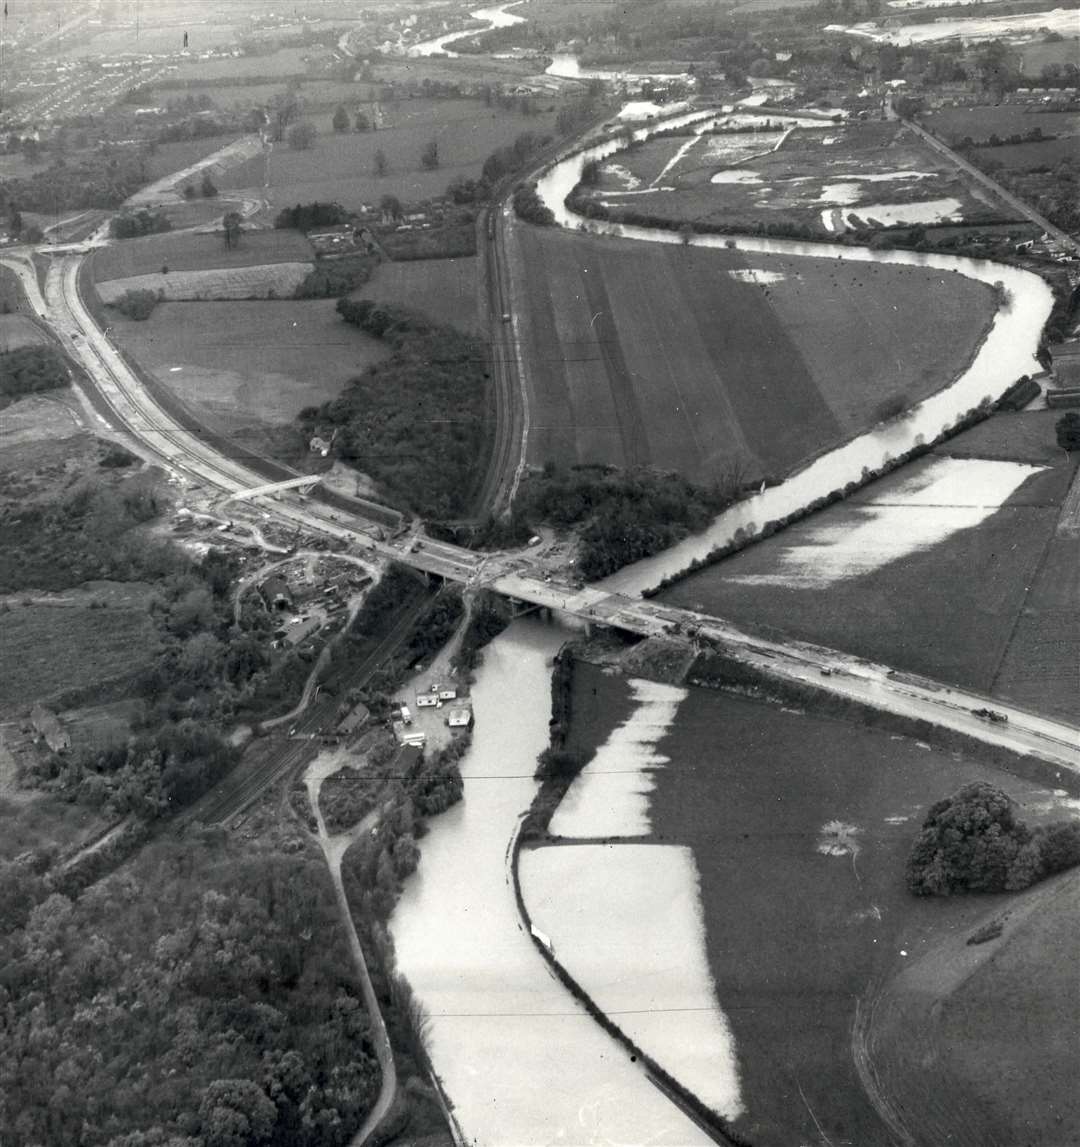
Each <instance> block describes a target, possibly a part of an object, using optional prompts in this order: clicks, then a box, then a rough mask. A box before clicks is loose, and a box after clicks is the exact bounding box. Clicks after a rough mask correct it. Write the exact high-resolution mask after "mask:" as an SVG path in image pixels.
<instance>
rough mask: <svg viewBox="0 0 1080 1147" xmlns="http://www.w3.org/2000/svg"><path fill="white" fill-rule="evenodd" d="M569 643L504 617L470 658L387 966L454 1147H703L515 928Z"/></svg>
mask: <svg viewBox="0 0 1080 1147" xmlns="http://www.w3.org/2000/svg"><path fill="white" fill-rule="evenodd" d="M568 636H569V633H568V631H567V630H565V629H561V628H558V627H556V626H552V625H545V624H542V623H540V622H538V621H532V620H526V621H517V622H515V623H514V624H513V625H512V626H510V628H509V629H507V630H506V631H505V632H504V633H503V634H501V635H500V636H499V637H498V638H496V640H495V641H494V642H492V644H491V645H489V646H487V648H486V649H485V650H484V662H483V664H482V665H481V667H480V669H479V670H478V672H477V678H476V684H475V686H474V687H473V691H472V697H473V712H474V713H475V715H476V730H475V733H474V736H473V743H472V747H471V748H470V750H469V751H468V752H467V753H466V755H465V757H464V758H463V759H462V762H461V771H462V775H463V777H464V780H465V799H464V800H463V801H462V802H461V803H459V804H458V805H455V806H454V807H453V808H452V809H449V810H448V811H447V812H445V813H443V814H442V815H440V816H438V817H436V818H435V819H434V820H432V822H431V828H430V831H429V832H428V834H427V835H426V836H425V837H424V839H423V840H422V841H421V843H420V853H421V859H420V867H419V870H418V871H417V872H416V874H415V875H414V876H412V877H410V878H409V880H408V881H407V882H406V885H405V890H404V892H403V894H402V897H401V900H400V901H399V903H398V906H397V908H396V910H395V911H394V914H393V916H392V917H391V920H390V931H391V933H392V935H393V938H394V944H395V947H396V951H397V966H398V970H399V971H400V972H401V974H402V975H404V976H405V977H406V979H407V980H408V981H409V983H410V984H411V985H412V987H413V990H414V991H415V992H416V994H417V996H418V998H419V999H420V1001H421V1002H422V1003H423V1004H424V1006H425V1007H426V1008H427V1010H428V1012H429V1015H430V1019H431V1023H430V1049H431V1057H432V1061H433V1063H434V1065H435V1070H436V1072H437V1073H438V1075H439V1077H440V1078H441V1080H442V1082H443V1085H444V1087H445V1090H446V1093H447V1095H448V1096H449V1097H450V1100H451V1101H452V1103H453V1104H454V1114H455V1116H456V1118H457V1121H458V1123H459V1124H460V1125H461V1127H462V1129H463V1132H464V1135H465V1138H466V1141H467V1142H468V1143H470V1144H476V1145H477V1147H509V1145H511V1144H512V1145H514V1147H550V1145H552V1144H565V1145H567V1147H570V1145H575V1147H577V1145H581V1147H612V1145H615V1144H620V1145H624V1147H643V1145H646V1144H649V1145H655V1147H707V1145H708V1144H710V1142H711V1140H710V1139H709V1138H708V1136H706V1135H705V1133H704V1132H702V1131H701V1130H699V1129H698V1127H697V1126H696V1125H695V1124H693V1123H692V1122H691V1121H690V1120H689V1119H688V1118H687V1117H686V1116H684V1115H683V1114H682V1112H680V1111H679V1110H678V1108H676V1107H675V1106H674V1105H673V1104H672V1103H671V1102H670V1101H669V1100H668V1099H667V1098H666V1097H665V1096H664V1095H663V1094H662V1093H661V1092H660V1091H659V1090H658V1089H657V1088H656V1087H655V1086H654V1085H653V1084H652V1083H651V1082H650V1081H649V1080H648V1079H647V1078H646V1076H645V1074H644V1072H643V1071H642V1069H641V1067H640V1065H636V1064H633V1063H631V1062H630V1058H629V1056H628V1055H627V1053H626V1051H625V1049H624V1048H623V1047H622V1046H621V1045H619V1044H618V1043H617V1042H616V1041H614V1040H613V1039H612V1038H611V1037H610V1036H608V1035H607V1034H606V1033H605V1032H604V1031H603V1029H601V1028H600V1027H599V1026H598V1025H597V1024H596V1022H595V1021H594V1020H593V1019H592V1018H591V1017H590V1016H589V1015H588V1014H587V1013H586V1012H584V1011H583V1010H582V1008H581V1007H580V1006H579V1005H578V1004H577V1003H576V1002H575V1001H574V999H573V998H572V997H571V996H570V994H569V993H568V992H567V991H566V989H565V988H564V987H563V986H562V985H561V984H560V983H559V982H558V981H556V980H555V979H554V978H553V977H552V975H551V973H550V971H549V969H548V967H547V964H546V963H545V962H544V960H543V959H542V957H541V956H540V954H539V952H537V950H536V948H535V947H534V945H533V943H532V941H531V940H530V938H529V937H528V935H526V933H525V932H524V931H523V929H522V928H521V924H520V918H519V916H518V912H517V905H516V903H515V900H514V892H513V886H512V882H511V879H510V844H511V841H512V838H513V837H514V835H515V833H516V830H517V825H518V818H519V817H520V815H521V814H522V812H524V811H525V809H527V808H528V806H529V803H530V802H531V800H532V797H533V794H534V793H535V791H536V787H537V786H536V782H535V781H534V780H533V770H534V768H535V766H536V757H537V755H538V754H539V753H540V751H541V750H542V749H543V748H544V747H545V746H546V745H547V743H548V719H549V717H550V708H551V661H552V658H553V656H554V654H555V653H556V651H557V650H558V648H559V646H560V645H562V643H563V642H564V641H565V640H566V639H567V638H568ZM580 861H581V864H582V865H583V866H587V861H586V858H585V857H584V856H582V857H581V858H580Z"/></svg>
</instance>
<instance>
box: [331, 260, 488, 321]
mask: <svg viewBox="0 0 1080 1147" xmlns="http://www.w3.org/2000/svg"><path fill="white" fill-rule="evenodd" d="M477 275H478V267H477V261H476V257H475V256H470V257H468V258H464V259H426V260H419V261H413V262H408V263H380V264H379V266H378V268H377V269H376V271H375V274H374V276H373V277H372V279H371V281H370V282H369V283H366V284H365V285H364V286H363V287H361V288H360V289H359V290H357V291H354V292H353V293H352V295H351V296H350V298H353V299H375V300H377V301H378V302H380V303H393V304H394V305H395V306H399V307H408V308H409V309H411V310H415V311H421V312H422V313H423V314H425V315H427V316H428V317H429V318H431V319H433V320H434V321H435V322H437V323H447V324H449V325H450V326H454V327H458V328H459V329H460V330H464V331H468V332H469V333H470V334H475V333H479V332H480V330H481V329H482V326H483V323H482V321H481V318H480V314H479V311H478V297H477V292H478V290H479V284H478V282H477Z"/></svg>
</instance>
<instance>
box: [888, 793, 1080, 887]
mask: <svg viewBox="0 0 1080 1147" xmlns="http://www.w3.org/2000/svg"><path fill="white" fill-rule="evenodd" d="M1077 864H1080V822H1076V821H1062V822H1059V823H1056V824H1050V825H1046V826H1045V827H1041V828H1038V829H1035V830H1034V831H1032V830H1031V829H1030V828H1028V826H1027V825H1026V824H1024V823H1023V822H1022V821H1019V820H1017V819H1016V805H1015V804H1014V802H1013V801H1012V800H1011V799H1010V798H1009V797H1008V796H1007V795H1006V794H1005V793H1003V792H1002V791H1001V790H1000V789H996V788H994V787H993V786H992V785H988V784H986V783H984V782H982V781H976V782H974V783H973V784H969V785H965V786H964V787H963V788H962V789H960V790H959V791H958V792H956V793H954V794H953V795H952V796H951V797H948V798H946V799H945V800H943V801H938V803H937V804H935V805H933V806H932V808H931V809H930V811H929V812H928V813H927V815H926V820H925V821H924V822H923V828H922V832H920V833H919V836H918V838H917V839H916V841H915V844H914V846H913V847H912V850H911V855H910V856H909V857H908V863H907V882H908V888H909V889H910V890H911V891H912V892H914V893H915V895H916V896H951V895H952V894H953V893H956V892H1006V891H1008V892H1013V891H1018V890H1019V889H1022V888H1028V887H1030V886H1031V885H1032V884H1035V883H1036V882H1037V881H1039V880H1041V879H1042V878H1043V877H1044V876H1050V875H1052V874H1053V873H1055V872H1063V871H1065V870H1066V869H1068V868H1073V867H1075V866H1076V865H1077Z"/></svg>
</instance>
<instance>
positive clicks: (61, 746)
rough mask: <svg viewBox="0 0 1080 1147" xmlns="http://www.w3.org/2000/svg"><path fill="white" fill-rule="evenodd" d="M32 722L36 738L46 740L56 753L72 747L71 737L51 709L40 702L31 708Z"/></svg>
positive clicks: (36, 739)
mask: <svg viewBox="0 0 1080 1147" xmlns="http://www.w3.org/2000/svg"><path fill="white" fill-rule="evenodd" d="M30 723H31V724H32V725H33V726H34V740H35V741H44V742H45V744H46V745H48V746H49V748H50V749H51V750H52V751H53V752H54V753H66V752H67V751H68V749H70V748H71V737H69V736H68V734H67V733H66V732H65V731H64V728H63V726H62V725H61V724H60V719H59V717H57V715H56V714H55V713H54V712H53V711H52V710H51V709H46V708H45V706H44V705H42V704H40V703H38V704H37V705H35V706H34V707H33V709H31V710H30Z"/></svg>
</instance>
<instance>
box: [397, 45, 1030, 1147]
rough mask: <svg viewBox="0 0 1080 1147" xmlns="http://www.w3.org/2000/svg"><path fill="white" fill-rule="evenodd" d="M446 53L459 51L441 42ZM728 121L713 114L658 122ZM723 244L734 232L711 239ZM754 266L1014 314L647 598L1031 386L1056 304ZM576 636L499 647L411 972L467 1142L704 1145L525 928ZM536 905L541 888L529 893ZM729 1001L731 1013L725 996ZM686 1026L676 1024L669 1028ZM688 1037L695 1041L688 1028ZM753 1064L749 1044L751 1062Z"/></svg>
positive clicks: (773, 243) (407, 971) (685, 554)
mask: <svg viewBox="0 0 1080 1147" xmlns="http://www.w3.org/2000/svg"><path fill="white" fill-rule="evenodd" d="M445 42H447V41H446V39H445V38H443V43H445ZM710 116H712V117H713V118H715V116H716V113H715V112H712V113H702V112H700V111H698V112H693V113H687V114H686V115H683V116H680V117H677V118H676V119H669V120H667V121H665V122H664V123H663V124H662V125H658V124H655V123H653V124H650V125H649V126H648V127H645V128H642V129H640V130H638V131H636V132H635V136H636V137H637V138H638V139H643V138H646V137H647V136H648V135H649V134H651V132H653V131H655V130H657V127H658V126H664V127H670V126H671V125H672V124H673V123H676V122H682V123H692V122H695V121H697V120H703V119H708V118H709V117H710ZM619 146H620V145H619V143H618V142H616V141H611V142H607V143H603V144H599V145H597V146H595V147H593V148H590V149H589V150H587V151H585V152H583V153H580V154H578V155H575V156H572V157H569V158H566V159H563V160H561V161H559V162H557V163H556V164H555V165H554V166H553V167H552V168H550V169H549V170H548V171H546V172H545V173H544V174H543V176H542V177H541V178H540V180H539V191H540V195H541V196H542V198H543V200H544V201H545V202H546V204H547V205H548V206H549V207H550V208H551V210H552V211H553V212H554V213H555V217H556V220H557V222H558V223H559V224H560V225H561V226H563V227H570V228H577V227H578V226H579V225H580V224H581V223H582V221H581V220H580V219H579V218H578V217H577V216H575V215H573V214H572V213H571V212H570V211H569V210H568V209H567V208H566V206H565V203H564V200H565V198H566V196H567V194H568V193H569V192H570V191H571V190H572V189H573V187H574V185H575V184H576V183H577V182H578V177H579V173H580V170H581V166H582V164H583V163H584V162H587V161H588V160H590V159H594V158H595V159H604V158H607V157H608V156H610V155H612V154H613V153H614V152H615V151H617V150H618V149H619ZM588 229H589V231H591V232H594V233H597V234H609V235H616V236H620V237H622V238H629V239H639V240H641V241H642V242H651V243H680V242H682V241H683V240H682V237H681V236H679V235H677V234H674V233H671V232H667V231H663V230H654V229H649V228H643V227H629V226H622V225H619V224H611V223H605V222H592V221H590V222H589V224H588ZM691 242H693V243H694V244H695V245H697V246H704V247H719V246H724V245H726V244H727V242H729V237H725V236H695V237H693V238H692V240H691ZM737 244H738V247H739V249H740V251H742V252H744V253H750V254H761V255H783V256H799V257H802V258H814V259H841V260H851V261H871V260H876V261H878V262H883V263H903V264H908V265H914V266H921V267H929V268H936V269H940V270H941V271H943V272H944V271H957V272H959V273H961V274H964V275H968V276H970V277H972V278H975V279H978V280H980V281H982V282H985V283H990V284H994V283H997V282H1000V283H1002V285H1003V286H1004V288H1005V292H1004V298H1005V301H1004V302H1003V303H1002V305H1000V306H999V309H998V312H997V314H996V316H995V318H994V322H993V326H992V328H991V329H990V331H989V333H988V334H987V336H986V338H985V340H984V342H983V344H982V346H981V348H980V349H979V351H978V352H977V354H976V355H975V357H974V359H973V361H972V363H971V365H970V366H969V368H968V369H967V370H966V371H965V372H964V373H963V375H961V377H960V378H958V379H956V380H955V381H954V382H953V383H952V384H951V385H950V386H948V387H947V388H946V389H944V390H942V391H940V392H939V393H938V394H936V395H934V396H932V397H931V398H929V399H927V400H926V401H924V402H923V403H921V404H920V405H918V406H917V407H915V408H914V410H913V411H912V412H911V414H910V415H909V416H908V417H907V418H905V419H903V420H900V421H898V422H896V423H892V424H889V425H887V426H884V427H879V428H876V429H874V430H871V431H870V432H868V433H867V434H864V435H862V436H861V437H859V438H857V439H854V440H853V441H851V442H849V443H848V444H846V445H844V446H841V447H838V448H837V449H835V450H832V451H831V452H829V453H827V454H824V455H822V456H821V457H820V458H818V459H817V460H816V461H814V462H812V463H810V464H809V465H807V466H806V467H805V468H804V469H802V470H800V471H799V472H797V473H796V474H794V475H793V476H791V477H790V478H788V479H787V480H786V481H785V482H783V483H782V484H780V485H778V486H775V487H773V488H771V489H768V490H765V491H764V492H762V493H761V494H759V495H756V496H755V497H752V498H750V499H748V500H747V501H745V502H743V503H741V504H739V505H738V506H736V507H733V508H732V509H731V510H729V511H727V512H726V513H724V514H722V515H720V516H719V517H718V518H717V519H716V520H715V521H714V522H713V524H712V526H711V527H710V528H709V529H708V530H706V531H705V532H704V533H702V534H699V535H696V536H694V537H692V538H688V539H687V540H686V541H685V542H683V543H682V544H681V545H679V546H677V547H675V548H674V549H672V550H669V551H667V552H665V553H663V554H660V555H657V556H656V557H654V558H652V559H649V560H647V561H644V562H640V563H638V564H637V565H635V566H631V567H628V568H627V569H625V570H622V571H620V572H619V573H617V574H615V575H614V576H613V577H611V578H609V579H608V581H607V583H606V584H607V586H608V587H612V588H616V589H619V590H622V591H624V592H629V593H635V592H639V591H640V590H641V589H643V588H645V587H647V586H650V585H653V584H655V583H656V582H657V581H658V580H659V579H660V578H661V577H663V576H665V575H666V574H669V573H673V572H677V571H679V570H681V569H683V568H685V567H686V565H687V564H689V562H690V561H691V560H693V559H694V558H696V557H702V556H705V555H706V554H707V553H708V552H709V551H710V550H711V549H712V548H713V547H715V546H717V545H720V544H722V543H723V542H725V541H727V540H729V539H730V538H731V537H732V536H733V535H734V533H735V531H736V530H737V529H739V528H745V527H748V526H751V525H760V524H762V523H763V522H765V521H766V520H768V519H771V518H778V517H781V516H783V515H785V514H788V513H790V512H792V511H793V510H796V509H799V508H801V507H803V506H805V505H806V504H807V503H809V502H810V501H812V500H814V499H815V498H818V497H820V496H822V495H824V494H827V493H828V492H829V491H831V490H833V489H835V488H836V487H837V486H842V485H844V484H845V483H846V482H848V481H852V480H856V479H858V478H860V477H861V475H862V472H863V469H864V467H868V468H877V467H880V466H881V465H882V464H883V463H884V462H885V461H886V460H887V459H888V458H889V457H890V456H892V457H895V456H896V455H898V454H900V453H902V452H903V451H906V450H908V449H910V448H911V447H912V446H914V445H916V444H917V442H918V441H919V440H920V439H922V440H928V439H930V438H933V437H935V436H936V435H938V434H939V433H940V432H941V431H942V430H943V429H945V428H947V427H948V426H950V425H951V424H953V423H954V422H955V421H956V420H957V418H958V417H960V416H961V415H962V414H964V413H965V412H966V411H967V410H968V409H970V408H971V407H973V406H975V405H977V404H978V403H979V402H980V401H981V400H982V399H983V398H985V397H987V396H989V397H996V396H997V395H999V394H1000V393H1001V392H1002V391H1003V390H1004V389H1005V388H1006V387H1008V386H1009V385H1010V384H1011V383H1012V382H1014V381H1015V380H1016V378H1017V377H1018V376H1019V375H1021V374H1024V373H1031V372H1032V369H1033V364H1034V357H1033V356H1034V352H1035V349H1036V347H1037V344H1038V339H1039V334H1040V332H1041V329H1042V325H1043V323H1044V321H1045V319H1046V316H1047V315H1048V313H1049V310H1050V307H1051V303H1052V298H1051V293H1050V290H1049V288H1048V287H1047V286H1046V284H1045V283H1044V282H1043V281H1042V279H1040V278H1039V277H1038V276H1036V275H1033V274H1030V273H1028V272H1025V271H1020V270H1017V269H1015V268H1012V267H1007V266H1002V265H1000V264H994V263H988V262H979V261H975V260H969V259H958V258H951V257H947V256H943V255H929V254H927V255H920V254H916V253H908V252H898V251H890V252H879V251H870V250H868V249H866V248H862V247H843V246H834V245H827V244H808V243H796V242H789V241H785V240H767V239H758V238H750V237H747V238H738V239H737ZM570 636H571V632H570V631H569V630H568V629H566V628H564V627H562V626H560V625H558V624H556V623H543V622H541V621H538V620H535V619H530V620H523V621H517V622H515V623H514V624H513V625H512V626H511V627H510V628H509V629H507V630H506V631H505V632H504V633H503V634H502V635H501V636H500V637H498V638H497V639H496V640H495V641H494V642H493V643H492V644H491V645H489V646H488V647H487V649H486V650H485V654H484V661H483V664H482V665H481V667H480V669H479V670H478V672H477V679H476V683H475V686H474V688H473V708H474V713H475V717H476V728H475V733H474V739H473V743H472V746H471V748H470V750H469V752H468V753H466V755H465V757H464V758H463V760H462V762H461V769H462V775H463V778H464V784H465V799H464V800H463V801H462V802H461V803H460V804H458V805H457V806H455V807H454V808H452V809H450V810H449V811H448V812H446V813H444V814H443V815H442V816H440V817H438V818H437V819H436V820H434V821H433V822H432V825H431V830H430V832H429V833H428V835H427V836H426V837H425V838H424V841H423V844H422V849H421V851H422V860H421V864H420V868H419V870H418V872H417V873H416V875H415V876H413V877H411V878H410V879H409V881H408V882H407V883H406V887H405V890H404V892H403V894H402V897H401V900H400V902H399V904H398V906H397V908H396V910H395V912H394V914H393V917H392V918H391V921H390V930H391V933H392V935H393V938H394V942H395V946H396V950H397V963H398V968H399V970H400V971H401V973H402V974H403V975H404V976H405V977H406V978H407V979H408V980H409V982H410V984H411V985H412V987H413V989H414V990H415V991H416V993H417V995H418V997H419V999H420V1000H421V1001H422V1003H423V1004H424V1006H425V1007H426V1008H427V1010H428V1012H429V1015H430V1029H429V1037H430V1052H431V1058H432V1061H433V1063H434V1065H435V1070H436V1071H437V1072H438V1074H439V1076H440V1078H441V1080H442V1082H443V1084H444V1086H445V1090H446V1092H447V1094H448V1096H449V1097H450V1099H451V1101H452V1102H453V1104H454V1109H455V1117H456V1119H457V1122H458V1123H459V1125H460V1127H461V1128H462V1130H463V1134H464V1137H465V1141H466V1142H469V1143H474V1144H478V1145H485V1147H488V1145H489V1147H504V1145H506V1144H511V1143H512V1144H515V1145H518V1147H534V1145H535V1147H544V1145H549V1144H566V1145H568V1147H569V1145H588V1147H594V1145H595V1147H601V1145H603V1147H609V1145H613V1144H624V1145H627V1147H641V1145H644V1144H652V1145H657V1147H664V1145H671V1147H675V1145H679V1147H696V1145H698V1144H707V1143H709V1142H711V1141H712V1140H711V1139H710V1138H709V1137H708V1136H706V1135H705V1133H704V1132H703V1131H702V1130H701V1129H700V1128H699V1127H697V1126H696V1125H695V1124H694V1123H692V1122H691V1121H690V1120H689V1119H688V1117H686V1116H685V1115H684V1114H683V1113H682V1112H681V1111H680V1110H679V1109H678V1108H677V1107H675V1106H674V1104H672V1103H671V1102H670V1101H669V1100H668V1099H667V1098H666V1097H665V1095H664V1094H663V1093H662V1092H660V1091H659V1090H658V1089H657V1088H656V1087H655V1086H654V1085H653V1084H652V1083H651V1082H650V1081H649V1079H648V1078H647V1077H646V1075H645V1073H644V1072H643V1070H642V1068H641V1065H640V1064H637V1063H634V1062H632V1061H631V1059H630V1057H629V1056H628V1054H627V1053H626V1051H625V1049H624V1048H623V1047H622V1046H621V1045H619V1044H618V1043H616V1042H615V1041H613V1040H612V1039H611V1038H610V1037H609V1036H608V1035H607V1034H606V1033H605V1032H604V1031H603V1030H602V1029H601V1028H600V1027H599V1026H598V1025H597V1024H596V1023H595V1022H594V1021H593V1020H592V1019H591V1018H590V1017H589V1016H588V1015H587V1014H586V1013H585V1012H584V1010H583V1009H582V1008H581V1007H580V1006H579V1005H578V1004H577V1003H576V1002H575V1001H574V999H573V998H572V997H571V996H570V995H569V993H568V992H567V991H566V990H565V988H564V987H563V986H562V985H561V984H560V983H558V982H557V981H556V980H555V979H554V978H553V976H552V975H551V973H550V971H549V969H548V967H547V964H546V963H545V962H544V960H543V959H542V958H541V956H540V954H539V952H538V951H537V950H536V948H535V946H534V944H533V942H532V940H531V939H530V937H529V936H528V935H527V934H526V932H525V931H524V929H523V927H522V924H521V921H520V919H519V916H518V912H517V905H516V902H515V898H514V890H513V884H512V880H511V872H510V863H511V855H512V844H513V840H514V837H515V834H516V832H517V828H518V825H519V823H520V818H521V816H522V814H523V813H524V812H525V811H526V810H527V809H528V807H529V804H530V802H531V800H532V798H533V795H534V793H535V792H536V788H537V785H536V782H535V781H534V780H533V770H534V768H535V764H536V758H537V755H538V754H539V753H540V752H541V750H543V749H544V748H545V747H546V745H547V744H548V718H549V716H550V697H551V693H550V674H551V663H552V658H553V656H554V654H555V653H556V651H557V650H558V648H559V647H560V646H561V645H562V644H563V642H564V641H566V640H567V639H568V638H569V637H570ZM528 897H529V892H528V889H526V898H527V899H528ZM720 995H721V999H720V1000H719V1003H720V1005H721V1006H723V1005H724V1003H725V1001H724V999H723V992H722V991H721V993H720ZM671 1019H672V1022H673V1023H677V1022H678V1017H677V1016H672V1017H671ZM673 1033H674V1037H675V1038H678V1034H679V1030H678V1029H677V1028H676V1029H673ZM735 1054H737V1049H735Z"/></svg>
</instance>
